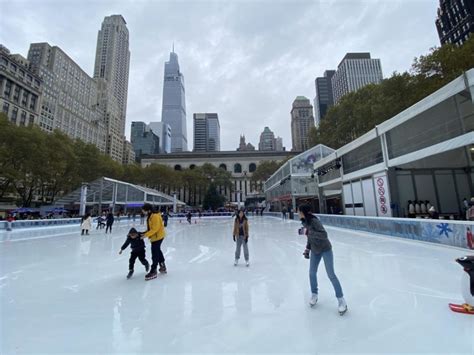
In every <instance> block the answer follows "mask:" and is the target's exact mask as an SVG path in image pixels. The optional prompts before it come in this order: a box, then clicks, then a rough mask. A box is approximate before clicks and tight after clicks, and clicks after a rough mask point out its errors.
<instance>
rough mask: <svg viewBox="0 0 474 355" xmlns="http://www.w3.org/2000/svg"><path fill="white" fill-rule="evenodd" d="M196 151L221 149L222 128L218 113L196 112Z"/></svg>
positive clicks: (194, 117) (194, 118)
mask: <svg viewBox="0 0 474 355" xmlns="http://www.w3.org/2000/svg"><path fill="white" fill-rule="evenodd" d="M193 121H194V149H193V150H194V151H195V152H218V151H220V150H221V133H220V132H221V128H220V124H219V117H218V116H217V113H195V114H194V115H193Z"/></svg>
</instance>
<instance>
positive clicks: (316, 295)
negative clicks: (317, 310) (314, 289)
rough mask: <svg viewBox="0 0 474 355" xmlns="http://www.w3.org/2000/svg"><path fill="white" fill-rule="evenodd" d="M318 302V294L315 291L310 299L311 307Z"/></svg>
mask: <svg viewBox="0 0 474 355" xmlns="http://www.w3.org/2000/svg"><path fill="white" fill-rule="evenodd" d="M316 303H318V294H317V293H313V294H312V295H311V298H310V300H309V305H310V306H311V307H314V306H315V305H316Z"/></svg>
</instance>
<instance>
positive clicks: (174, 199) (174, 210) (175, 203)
mask: <svg viewBox="0 0 474 355" xmlns="http://www.w3.org/2000/svg"><path fill="white" fill-rule="evenodd" d="M176 205H177V201H176V191H173V213H176V212H177V211H176V210H177V206H176Z"/></svg>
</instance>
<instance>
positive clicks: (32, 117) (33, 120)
mask: <svg viewBox="0 0 474 355" xmlns="http://www.w3.org/2000/svg"><path fill="white" fill-rule="evenodd" d="M28 123H29V124H30V125H32V124H33V123H35V116H33V115H30V121H29V122H28Z"/></svg>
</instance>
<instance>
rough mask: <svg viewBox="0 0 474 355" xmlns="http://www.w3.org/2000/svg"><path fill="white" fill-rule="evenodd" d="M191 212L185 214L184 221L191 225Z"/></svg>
mask: <svg viewBox="0 0 474 355" xmlns="http://www.w3.org/2000/svg"><path fill="white" fill-rule="evenodd" d="M192 216H193V215H192V214H191V211H190V212H188V213H187V214H186V220H187V221H188V223H189V224H191V218H192Z"/></svg>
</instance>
